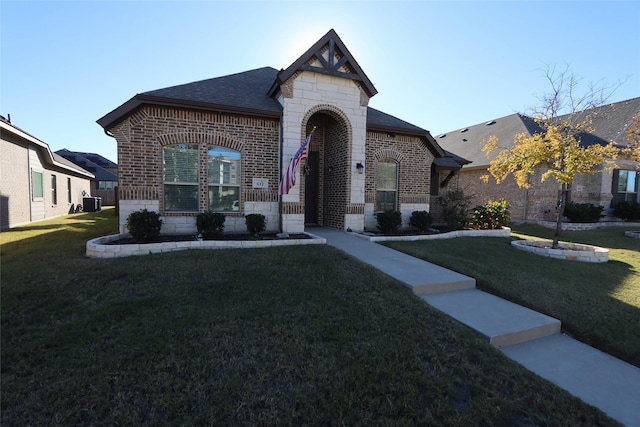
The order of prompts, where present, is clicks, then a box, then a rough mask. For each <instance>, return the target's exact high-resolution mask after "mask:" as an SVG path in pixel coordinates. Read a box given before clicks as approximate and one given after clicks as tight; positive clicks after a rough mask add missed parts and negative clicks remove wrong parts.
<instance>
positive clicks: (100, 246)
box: [85, 232, 327, 258]
mask: <svg viewBox="0 0 640 427" xmlns="http://www.w3.org/2000/svg"><path fill="white" fill-rule="evenodd" d="M304 234H306V235H307V236H309V237H311V239H278V240H234V241H227V240H190V241H184V242H162V243H134V244H127V245H108V244H106V243H108V242H112V241H114V240H118V239H120V238H122V237H124V236H128V234H113V235H111V236H103V237H98V238H95V239H92V240H89V241H88V242H87V247H86V252H85V254H86V256H87V257H89V258H122V257H128V256H135V255H149V254H156V253H164V252H175V251H183V250H188V249H231V248H271V247H275V246H293V245H323V244H326V243H327V240H326V239H324V238H322V237H319V236H316V235H313V234H311V233H306V232H305V233H304Z"/></svg>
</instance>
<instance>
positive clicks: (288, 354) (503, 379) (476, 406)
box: [0, 209, 616, 426]
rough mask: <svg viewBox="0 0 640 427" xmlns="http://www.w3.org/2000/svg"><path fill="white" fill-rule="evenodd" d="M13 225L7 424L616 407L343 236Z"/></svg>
mask: <svg viewBox="0 0 640 427" xmlns="http://www.w3.org/2000/svg"><path fill="white" fill-rule="evenodd" d="M115 230H116V221H115V217H114V216H113V210H111V209H105V210H103V212H100V213H83V214H77V215H71V216H68V217H63V218H61V219H57V220H54V221H46V222H42V223H37V224H34V225H32V226H29V227H24V228H20V229H16V230H11V231H7V232H2V233H0V243H1V244H2V246H1V251H2V253H1V256H2V301H1V314H2V336H1V344H2V345H1V356H2V386H1V387H2V390H1V391H2V393H1V399H2V400H1V404H2V415H1V419H0V421H1V424H2V425H3V426H24V425H75V426H89V425H252V426H253V425H342V424H344V425H554V426H556V425H557V426H562V425H564V426H576V425H616V423H615V422H614V421H612V420H611V419H609V418H607V417H606V416H605V415H604V414H602V413H601V412H600V411H598V410H597V409H595V408H593V407H590V406H587V405H586V404H584V403H583V402H582V401H580V400H579V399H577V398H574V397H572V396H570V395H569V394H568V393H566V392H564V391H563V390H561V389H559V388H557V387H555V386H554V385H552V384H551V383H549V382H547V381H544V380H542V379H540V378H539V377H537V376H535V375H534V374H532V373H531V372H529V371H527V370H525V369H524V368H522V367H521V366H519V365H518V364H516V363H515V362H513V361H511V360H510V359H508V358H506V357H505V356H504V355H502V353H500V352H499V351H498V350H496V349H494V348H492V347H490V346H489V345H488V344H486V343H484V342H483V341H482V340H480V339H479V338H478V337H476V336H475V335H474V334H473V333H472V332H471V331H469V330H468V329H467V328H465V327H463V326H461V325H459V324H458V323H457V322H455V321H453V320H452V319H450V318H448V317H447V316H445V315H443V314H441V313H439V312H438V311H436V310H434V309H431V308H429V307H428V306H427V305H426V304H425V303H424V302H422V300H420V299H419V298H417V297H415V296H414V295H413V294H412V293H411V291H410V290H409V289H407V288H406V287H404V286H402V285H401V284H399V283H398V282H396V281H395V280H393V279H391V278H389V277H388V276H386V275H384V274H382V273H380V272H378V271H376V270H374V269H372V268H370V267H368V266H366V265H365V264H363V263H360V262H358V261H356V260H354V259H353V258H351V257H349V256H347V255H345V254H344V253H343V252H340V251H338V250H336V249H334V248H332V247H328V246H304V247H300V246H298V247H283V248H272V249H242V250H218V251H213V250H201V251H184V252H175V253H167V254H157V255H149V256H142V257H131V258H121V259H110V260H100V259H88V258H86V257H84V244H85V242H86V241H87V240H89V239H91V238H94V237H98V236H103V235H107V234H114V233H115V232H116V231H115Z"/></svg>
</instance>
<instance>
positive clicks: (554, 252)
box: [511, 240, 609, 263]
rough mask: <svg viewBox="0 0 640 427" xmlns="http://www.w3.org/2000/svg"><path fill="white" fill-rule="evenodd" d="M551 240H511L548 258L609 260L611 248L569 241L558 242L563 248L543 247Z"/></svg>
mask: <svg viewBox="0 0 640 427" xmlns="http://www.w3.org/2000/svg"><path fill="white" fill-rule="evenodd" d="M550 242H551V240H514V241H513V242H511V246H513V247H514V248H516V249H520V250H521V251H525V252H530V253H533V254H536V255H540V256H545V257H548V258H555V259H563V260H569V261H580V262H593V263H602V262H607V261H609V249H606V248H601V247H599V246H593V245H583V244H580V243H567V242H559V243H558V245H559V246H560V247H561V248H562V249H551V248H548V247H542V245H546V246H549V244H550Z"/></svg>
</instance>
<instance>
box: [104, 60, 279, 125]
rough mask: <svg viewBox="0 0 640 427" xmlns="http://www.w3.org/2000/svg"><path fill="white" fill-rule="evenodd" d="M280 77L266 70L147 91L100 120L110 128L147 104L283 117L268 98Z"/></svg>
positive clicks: (276, 102)
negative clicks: (269, 92) (276, 79)
mask: <svg viewBox="0 0 640 427" xmlns="http://www.w3.org/2000/svg"><path fill="white" fill-rule="evenodd" d="M277 74H278V70H276V69H275V68H271V67H263V68H258V69H255V70H250V71H245V72H243V73H237V74H231V75H228V76H223V77H216V78H213V79H207V80H200V81H197V82H192V83H186V84H181V85H177V86H171V87H167V88H164V89H158V90H152V91H149V92H144V93H141V94H137V95H136V96H134V97H133V98H131V99H130V100H129V101H127V102H125V103H124V104H122V105H121V106H120V107H118V108H116V109H115V110H113V111H111V112H110V113H108V114H106V115H105V116H104V117H102V118H100V119H99V120H98V124H99V125H100V126H102V127H103V128H104V129H109V128H111V127H112V126H113V125H114V124H116V123H117V122H118V121H120V120H121V119H122V118H124V117H125V116H127V115H128V114H130V113H132V112H133V111H135V110H136V109H138V108H139V107H141V106H142V105H144V104H150V105H165V106H175V107H189V108H199V109H203V110H210V111H220V112H232V113H244V114H250V115H258V116H267V117H280V115H281V112H282V107H281V106H280V104H279V103H278V101H276V100H275V99H274V98H271V97H270V96H268V95H267V91H268V90H269V87H270V86H271V84H272V83H273V81H274V80H275V78H276V75H277Z"/></svg>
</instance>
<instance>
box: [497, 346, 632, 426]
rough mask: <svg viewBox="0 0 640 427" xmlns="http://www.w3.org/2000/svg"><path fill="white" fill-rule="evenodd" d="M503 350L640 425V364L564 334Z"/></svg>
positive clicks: (615, 415)
mask: <svg viewBox="0 0 640 427" xmlns="http://www.w3.org/2000/svg"><path fill="white" fill-rule="evenodd" d="M501 350H502V352H503V353H504V354H506V355H507V356H509V357H510V358H511V359H513V360H515V361H516V362H518V363H520V364H522V365H523V366H524V367H526V368H527V369H529V370H531V371H533V372H535V373H536V374H538V375H540V376H541V377H543V378H546V379H548V380H549V381H552V382H554V383H556V384H557V385H559V386H560V387H562V388H563V389H565V390H567V391H569V392H570V393H571V394H573V395H574V396H578V397H579V398H581V399H582V400H584V401H585V402H587V403H589V404H591V405H594V406H596V407H598V408H600V409H601V410H603V411H604V412H605V413H606V414H607V415H609V416H611V417H612V418H615V419H616V420H618V421H620V422H621V423H623V424H624V425H626V426H640V368H637V367H636V366H633V365H631V364H629V363H626V362H623V361H621V360H618V359H616V358H614V357H612V356H610V355H608V354H606V353H603V352H601V351H600V350H597V349H595V348H593V347H589V346H588V345H586V344H583V343H581V342H579V341H576V340H574V339H573V338H570V337H568V336H566V335H563V334H556V335H553V336H549V337H545V338H540V339H537V340H534V341H529V342H526V343H521V344H516V345H513V346H509V347H504V348H502V349H501Z"/></svg>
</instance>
